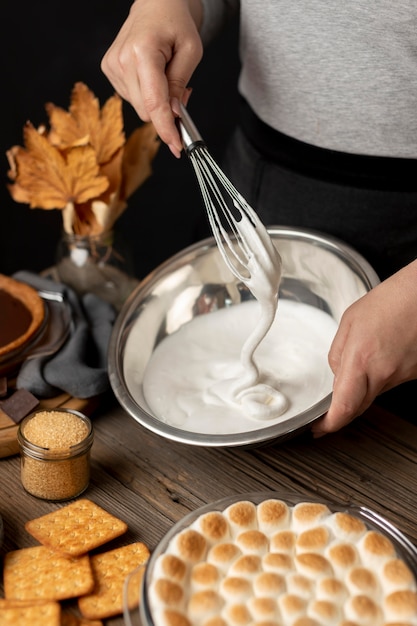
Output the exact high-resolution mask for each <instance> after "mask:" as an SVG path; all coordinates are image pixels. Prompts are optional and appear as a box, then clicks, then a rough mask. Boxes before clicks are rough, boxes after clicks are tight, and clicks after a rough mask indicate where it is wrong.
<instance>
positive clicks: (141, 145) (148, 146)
mask: <svg viewBox="0 0 417 626" xmlns="http://www.w3.org/2000/svg"><path fill="white" fill-rule="evenodd" d="M160 144H161V141H160V139H159V138H158V135H157V134H156V131H155V128H154V126H153V124H152V122H147V123H146V124H143V125H142V126H140V127H139V128H136V130H134V131H133V133H132V134H131V135H130V137H129V139H128V140H127V142H126V145H125V149H124V152H123V163H122V172H123V188H122V190H121V193H120V197H121V198H129V196H131V195H132V193H133V192H134V191H136V189H137V188H138V187H140V185H142V184H143V183H144V182H145V180H146V179H147V178H149V176H150V175H151V174H152V166H151V165H152V161H153V160H154V158H155V156H156V153H157V152H158V150H159V146H160Z"/></svg>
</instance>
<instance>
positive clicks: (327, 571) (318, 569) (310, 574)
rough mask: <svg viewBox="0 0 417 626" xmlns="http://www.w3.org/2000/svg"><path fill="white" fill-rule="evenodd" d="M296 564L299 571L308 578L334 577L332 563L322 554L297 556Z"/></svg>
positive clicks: (310, 553)
mask: <svg viewBox="0 0 417 626" xmlns="http://www.w3.org/2000/svg"><path fill="white" fill-rule="evenodd" d="M294 563H295V566H296V569H297V571H298V572H300V574H303V575H304V576H307V578H321V577H323V576H333V568H332V566H331V564H330V562H329V561H328V560H327V559H326V558H325V557H324V556H322V555H321V554H314V552H304V553H303V554H297V555H296V556H295V559H294Z"/></svg>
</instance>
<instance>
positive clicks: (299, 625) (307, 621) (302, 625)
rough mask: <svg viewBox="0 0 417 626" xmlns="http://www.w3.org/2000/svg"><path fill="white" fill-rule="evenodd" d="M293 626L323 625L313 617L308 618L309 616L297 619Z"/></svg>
mask: <svg viewBox="0 0 417 626" xmlns="http://www.w3.org/2000/svg"><path fill="white" fill-rule="evenodd" d="M275 626H276V624H275ZM292 626H321V624H320V622H318V621H317V620H315V619H313V618H312V617H308V615H303V617H299V618H298V619H296V620H295V622H294V623H293V625H292Z"/></svg>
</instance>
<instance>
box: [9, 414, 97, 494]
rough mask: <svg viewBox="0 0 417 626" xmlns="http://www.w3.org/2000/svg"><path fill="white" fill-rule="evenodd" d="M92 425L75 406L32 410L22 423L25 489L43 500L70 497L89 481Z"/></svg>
mask: <svg viewBox="0 0 417 626" xmlns="http://www.w3.org/2000/svg"><path fill="white" fill-rule="evenodd" d="M93 437H94V435H93V427H92V424H91V421H90V420H89V418H88V417H86V416H85V415H83V414H82V413H80V412H79V411H74V410H72V409H48V410H40V411H35V412H34V413H31V414H30V415H28V416H27V417H25V418H24V419H23V420H22V422H21V423H20V425H19V429H18V433H17V439H18V442H19V447H20V458H21V480H22V484H23V487H24V488H25V490H26V491H27V492H28V493H30V494H31V495H33V496H36V497H38V498H42V499H44V500H69V499H70V498H75V497H76V496H78V495H80V494H81V493H82V492H83V491H85V489H86V488H87V487H88V484H89V481H90V450H91V446H92V444H93Z"/></svg>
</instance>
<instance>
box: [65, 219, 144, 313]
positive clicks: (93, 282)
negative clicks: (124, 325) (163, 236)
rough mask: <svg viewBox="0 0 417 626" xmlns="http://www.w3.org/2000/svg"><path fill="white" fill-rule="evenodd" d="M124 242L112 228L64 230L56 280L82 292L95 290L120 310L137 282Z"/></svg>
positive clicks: (97, 294) (81, 293)
mask: <svg viewBox="0 0 417 626" xmlns="http://www.w3.org/2000/svg"><path fill="white" fill-rule="evenodd" d="M132 267H133V264H132V262H131V259H130V255H129V252H128V250H127V249H126V244H125V242H120V241H118V242H117V245H116V239H115V232H114V231H113V230H111V231H106V232H104V233H101V234H99V235H73V234H69V233H66V232H64V233H63V234H62V237H61V239H60V241H59V243H58V247H57V256H56V264H55V268H54V269H55V273H56V274H57V279H58V280H60V281H61V282H62V283H64V284H66V285H68V287H71V288H72V289H73V290H74V291H75V292H76V293H78V294H79V295H83V294H85V293H94V294H95V295H96V296H99V297H100V298H102V299H103V300H105V301H107V302H110V303H111V304H112V305H113V306H114V307H115V309H116V310H118V311H119V310H120V309H121V307H122V306H123V303H124V302H125V300H126V298H127V297H128V296H129V294H130V293H131V292H132V290H133V289H134V288H135V287H136V285H137V284H138V280H137V279H136V278H135V277H134V275H133V269H132Z"/></svg>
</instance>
